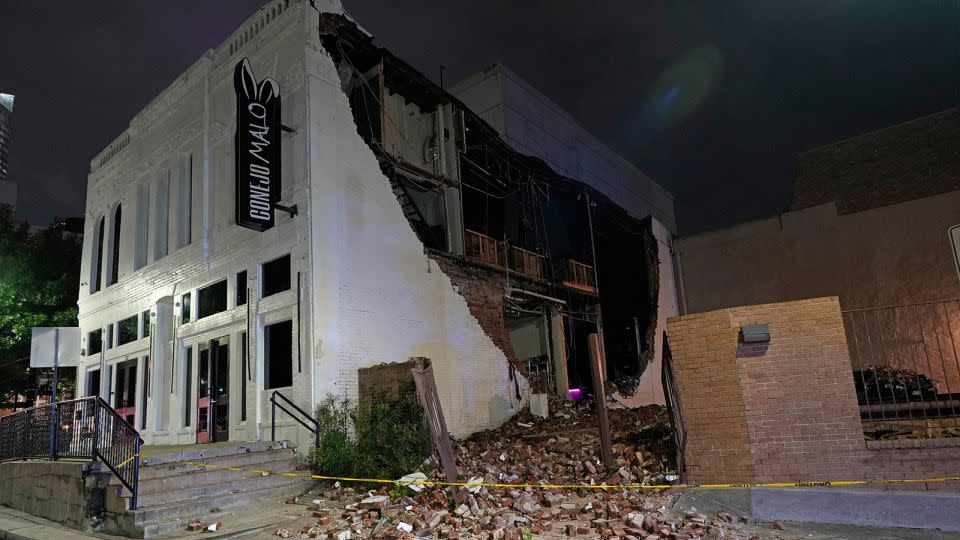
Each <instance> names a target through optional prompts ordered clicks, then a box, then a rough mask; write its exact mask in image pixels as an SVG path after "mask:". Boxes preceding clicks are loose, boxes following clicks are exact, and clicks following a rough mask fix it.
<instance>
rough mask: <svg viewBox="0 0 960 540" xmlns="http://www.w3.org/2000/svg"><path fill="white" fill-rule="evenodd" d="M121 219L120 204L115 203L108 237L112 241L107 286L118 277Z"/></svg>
mask: <svg viewBox="0 0 960 540" xmlns="http://www.w3.org/2000/svg"><path fill="white" fill-rule="evenodd" d="M121 221H122V216H121V205H119V204H118V205H117V210H116V212H114V214H113V235H112V236H111V237H110V241H111V242H112V243H113V245H112V246H111V248H112V249H111V255H112V256H111V261H110V275H109V276H107V286H108V287H109V286H110V285H113V284H114V283H116V282H117V279H118V278H119V277H120V222H121Z"/></svg>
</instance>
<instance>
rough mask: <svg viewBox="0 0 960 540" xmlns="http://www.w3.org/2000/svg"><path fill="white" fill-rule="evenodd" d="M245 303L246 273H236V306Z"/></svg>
mask: <svg viewBox="0 0 960 540" xmlns="http://www.w3.org/2000/svg"><path fill="white" fill-rule="evenodd" d="M246 303H247V271H246V270H244V271H243V272H238V273H237V305H238V306H242V305H244V304H246Z"/></svg>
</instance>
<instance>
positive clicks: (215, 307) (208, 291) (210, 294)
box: [197, 279, 227, 320]
mask: <svg viewBox="0 0 960 540" xmlns="http://www.w3.org/2000/svg"><path fill="white" fill-rule="evenodd" d="M226 310H227V280H225V279H224V280H221V281H218V282H216V283H214V284H213V285H207V286H206V287H204V288H202V289H198V290H197V320H200V319H202V318H204V317H209V316H210V315H213V314H215V313H220V312H221V311H226Z"/></svg>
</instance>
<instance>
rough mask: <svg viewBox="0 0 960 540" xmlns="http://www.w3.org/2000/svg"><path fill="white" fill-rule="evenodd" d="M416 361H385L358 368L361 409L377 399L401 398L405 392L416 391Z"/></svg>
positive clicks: (358, 394)
mask: <svg viewBox="0 0 960 540" xmlns="http://www.w3.org/2000/svg"><path fill="white" fill-rule="evenodd" d="M414 365H415V361H413V360H410V361H408V362H396V363H384V364H379V365H376V366H371V367H366V368H360V369H358V370H357V402H358V404H359V406H360V408H361V409H364V408H367V407H369V406H370V404H371V403H373V402H374V401H376V400H380V399H389V400H394V399H397V398H399V397H400V396H401V395H402V394H403V393H405V392H409V391H413V392H416V386H415V385H416V383H414V381H413V373H411V372H410V370H411V369H413V367H414Z"/></svg>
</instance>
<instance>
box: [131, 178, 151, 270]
mask: <svg viewBox="0 0 960 540" xmlns="http://www.w3.org/2000/svg"><path fill="white" fill-rule="evenodd" d="M135 226H136V229H137V230H136V239H135V241H134V252H133V269H134V270H139V269H140V268H143V267H144V266H146V264H147V236H148V230H149V228H150V184H148V183H146V182H144V183H141V184H140V185H139V186H137V223H136V225H135Z"/></svg>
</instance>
